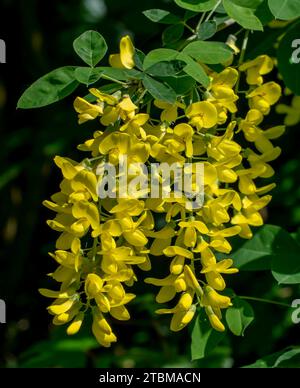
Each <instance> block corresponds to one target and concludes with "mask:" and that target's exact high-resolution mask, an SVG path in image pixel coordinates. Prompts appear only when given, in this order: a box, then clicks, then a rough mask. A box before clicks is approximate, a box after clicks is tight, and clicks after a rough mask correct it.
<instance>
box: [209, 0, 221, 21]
mask: <svg viewBox="0 0 300 388" xmlns="http://www.w3.org/2000/svg"><path fill="white" fill-rule="evenodd" d="M221 3H222V0H219V1H218V2H217V4H216V5H215V6H214V8H213V9H212V10H211V12H210V13H209V14H208V16H207V18H206V19H205V21H206V22H208V21H209V19H210V18H211V17H212V15H213V14H214V13H215V11H216V9H217V8H218V7H219V5H220V4H221Z"/></svg>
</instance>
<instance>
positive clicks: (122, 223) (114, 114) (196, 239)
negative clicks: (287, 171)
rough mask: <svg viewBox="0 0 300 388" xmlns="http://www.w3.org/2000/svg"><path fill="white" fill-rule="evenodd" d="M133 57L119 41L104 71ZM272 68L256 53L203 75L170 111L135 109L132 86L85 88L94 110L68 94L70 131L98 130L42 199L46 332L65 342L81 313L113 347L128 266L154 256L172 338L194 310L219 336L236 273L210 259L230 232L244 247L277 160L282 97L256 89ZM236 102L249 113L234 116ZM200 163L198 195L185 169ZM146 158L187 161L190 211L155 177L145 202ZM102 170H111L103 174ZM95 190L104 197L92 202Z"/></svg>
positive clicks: (272, 89)
mask: <svg viewBox="0 0 300 388" xmlns="http://www.w3.org/2000/svg"><path fill="white" fill-rule="evenodd" d="M133 58H134V47H133V45H132V42H131V40H130V38H129V37H128V36H126V37H124V38H122V40H121V43H120V54H115V55H112V56H111V57H110V64H111V66H113V67H118V68H126V69H132V68H133V67H134V66H135V63H134V59H133ZM272 69H273V62H272V60H271V59H270V58H269V57H267V56H265V55H263V56H260V57H258V58H256V59H254V60H252V61H249V62H246V63H245V64H242V65H241V66H240V67H239V69H236V68H234V67H228V68H226V69H225V70H223V71H222V72H221V73H214V72H212V71H211V70H209V76H210V80H211V84H210V85H209V87H208V88H207V90H205V91H203V93H202V94H201V96H199V97H198V94H197V95H196V94H195V95H194V97H193V99H192V100H191V99H187V98H186V96H179V97H178V98H177V101H176V102H175V103H174V104H171V103H169V102H165V101H160V100H155V99H151V98H147V99H146V100H145V101H146V102H145V101H144V98H143V97H144V96H145V93H146V91H144V90H141V86H140V85H136V87H132V88H129V89H128V88H123V87H122V85H120V90H118V91H117V92H115V93H113V94H107V93H104V92H102V91H101V89H100V90H98V89H96V88H93V89H90V93H91V95H92V96H93V97H94V102H89V101H87V100H86V99H84V98H81V97H77V98H76V100H75V103H74V108H75V110H76V112H77V113H78V121H79V124H82V123H84V122H86V121H90V120H96V121H97V125H98V126H99V128H98V130H97V131H96V132H95V133H94V135H93V137H92V138H91V139H89V140H87V141H85V142H84V144H81V145H80V146H79V147H78V148H79V149H80V150H81V151H83V152H85V153H86V155H87V156H85V157H84V158H83V160H82V161H81V162H75V161H73V160H71V159H68V158H63V157H58V156H57V157H56V158H55V163H56V165H57V166H58V167H59V169H60V170H61V173H62V176H63V180H62V182H61V184H60V191H59V192H57V193H55V194H54V195H53V196H52V197H51V201H45V202H44V205H45V206H47V207H48V208H49V209H51V210H52V211H54V212H55V213H56V215H55V217H54V218H53V219H51V220H50V221H48V224H49V226H50V227H51V228H52V229H54V230H55V231H57V232H59V233H60V235H59V237H58V239H57V242H56V250H55V252H54V253H51V254H50V255H51V257H52V258H53V259H54V260H55V262H56V263H57V264H58V267H57V269H56V270H55V271H54V272H53V273H51V274H50V277H52V278H53V279H54V280H56V281H57V282H58V283H59V284H60V285H59V289H58V290H56V291H51V290H46V289H41V290H40V292H41V293H42V294H43V295H44V296H46V297H49V298H53V299H54V301H53V302H52V303H51V305H50V306H49V307H48V311H49V313H50V314H51V315H53V323H54V324H55V325H62V324H68V328H67V333H68V334H69V335H72V334H75V333H77V332H78V331H79V329H80V327H81V325H82V322H83V320H84V318H85V315H86V314H87V313H88V312H90V313H91V314H92V322H93V323H92V332H93V334H94V336H95V337H96V339H97V340H98V342H99V343H100V344H101V345H103V346H110V344H111V343H113V342H116V340H117V338H116V335H115V334H114V332H113V328H112V322H111V317H113V318H114V319H117V320H128V319H129V318H130V314H129V311H128V304H129V303H130V301H131V300H132V299H133V298H134V297H135V295H134V294H132V293H130V292H129V289H130V287H131V286H132V285H133V284H134V283H135V282H136V281H138V280H139V279H138V278H137V272H136V269H137V268H139V269H142V270H146V271H149V270H151V257H152V256H163V257H165V259H164V260H169V273H166V274H164V275H163V276H162V277H161V278H159V279H156V278H153V277H147V278H146V283H147V284H151V285H154V286H157V287H159V288H160V290H159V292H158V294H157V296H156V301H157V302H158V303H163V304H164V303H168V304H169V303H171V304H170V305H168V306H165V307H163V308H161V309H159V310H158V311H157V313H158V314H171V315H172V318H171V325H170V328H171V330H173V331H179V330H181V329H183V328H184V327H185V326H186V325H188V324H189V323H190V322H191V320H192V319H193V317H194V315H195V313H196V311H197V310H198V309H203V310H204V311H205V312H206V314H207V317H208V319H209V321H210V323H211V325H212V327H213V328H214V329H216V330H218V331H224V330H225V325H224V323H222V315H223V313H224V311H225V310H226V309H227V308H228V307H230V306H231V305H232V302H231V299H230V297H229V296H228V294H226V293H224V290H225V289H226V282H227V281H228V278H229V277H230V275H234V274H237V273H238V269H237V268H235V266H234V261H233V259H232V258H230V257H226V258H224V259H223V260H219V259H218V254H219V253H222V254H223V256H224V255H229V254H230V252H231V249H232V248H231V244H230V239H231V238H232V237H233V236H237V235H239V236H240V237H242V238H246V239H249V238H251V237H252V230H251V227H252V226H260V225H262V224H263V222H264V221H263V218H262V215H261V210H262V209H263V208H264V207H265V206H267V204H268V203H269V202H270V200H271V196H270V195H269V191H270V190H271V189H272V188H273V187H274V185H273V184H266V185H264V184H263V183H261V182H263V180H264V179H269V178H270V177H271V176H272V175H273V174H274V171H273V169H272V167H271V166H270V164H269V163H270V162H272V161H273V160H275V159H276V158H277V157H278V156H279V155H280V148H279V147H276V146H274V145H273V144H272V140H273V139H276V138H278V137H279V136H280V135H282V133H283V132H284V126H276V127H273V128H268V129H265V128H264V126H263V121H264V118H265V116H266V115H268V114H269V113H270V110H271V108H272V106H273V105H274V104H276V103H277V102H278V100H279V98H280V95H281V88H280V86H279V85H278V84H276V83H275V82H267V83H264V78H263V76H265V75H266V74H268V73H269V72H271V71H272ZM244 72H245V73H244ZM238 80H240V82H244V83H245V84H247V83H248V85H249V90H248V91H246V92H243V94H239V91H238V89H237V82H238ZM240 95H241V96H242V97H239V96H240ZM241 98H243V101H240V99H241ZM245 104H248V109H247V111H246V112H245V111H242V112H240V110H241V109H242V108H241V107H244V106H245ZM296 105H297V101H295V102H294V107H293V108H290V109H287V108H285V107H284V106H279V107H278V111H279V112H280V113H287V114H288V116H287V119H286V123H287V124H288V123H291V122H293V123H294V122H295V121H296V113H295V109H294V108H296ZM241 137H243V140H242V142H243V146H242V145H241ZM125 160H126V162H127V167H126V168H125V170H124V169H123V164H124V163H125V162H124V161H125ZM199 160H201V163H202V165H203V182H202V185H200V186H201V187H200V186H199V183H198V182H197V176H198V175H199V173H197V172H196V171H195V169H194V167H195V163H196V162H198V161H199ZM153 162H155V163H157V162H159V163H166V164H167V165H169V166H171V165H172V163H177V165H179V166H184V165H185V164H186V163H192V165H193V167H192V169H191V170H192V174H191V175H192V178H191V182H192V183H191V184H192V188H194V189H195V190H194V191H195V192H196V193H199V192H200V190H202V194H203V195H202V199H203V201H202V204H201V206H198V207H196V208H193V207H191V206H189V205H190V200H191V198H188V196H187V195H186V194H185V193H183V192H182V191H181V192H180V190H178V188H176V185H177V182H178V180H179V177H178V176H177V177H176V176H175V174H171V175H170V177H169V182H166V179H165V177H163V176H162V175H161V174H159V173H156V175H155V177H156V178H157V180H158V182H159V183H160V184H161V185H162V190H161V191H159V195H158V196H157V197H155V198H154V197H151V195H150V194H151V193H150V181H149V172H150V167H151V164H152V163H153ZM108 163H109V164H110V168H111V173H107V172H105V171H106V170H105V168H106V164H108ZM151 172H152V171H151ZM181 178H182V177H181ZM111 181H112V182H113V187H112V189H111V190H109V189H108V188H107V186H110V184H111ZM166 183H168V184H166ZM99 188H102V189H103V190H104V191H105V190H106V193H107V192H109V193H110V195H109V196H106V197H105V196H102V194H101V193H100V191H101V190H100V189H99ZM137 193H138V194H137ZM163 193H164V194H165V193H168V194H169V196H168V197H166V196H164V195H163ZM178 194H181V195H178ZM158 218H159V220H160V222H162V226H161V227H160V228H158V227H157V223H156V220H157V219H158ZM153 263H154V262H153ZM155 263H156V264H155V265H158V261H157V260H156V261H155ZM152 265H154V264H152Z"/></svg>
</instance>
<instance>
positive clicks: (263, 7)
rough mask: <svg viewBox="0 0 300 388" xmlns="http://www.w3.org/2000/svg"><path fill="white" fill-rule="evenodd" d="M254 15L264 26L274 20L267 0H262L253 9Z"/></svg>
mask: <svg viewBox="0 0 300 388" xmlns="http://www.w3.org/2000/svg"><path fill="white" fill-rule="evenodd" d="M255 16H257V17H258V19H259V20H260V21H261V22H262V24H263V25H264V26H265V25H267V24H268V23H270V22H271V21H272V20H274V16H273V14H272V13H271V11H270V8H269V5H268V0H264V1H263V2H262V3H261V4H260V5H259V6H258V7H257V8H256V10H255Z"/></svg>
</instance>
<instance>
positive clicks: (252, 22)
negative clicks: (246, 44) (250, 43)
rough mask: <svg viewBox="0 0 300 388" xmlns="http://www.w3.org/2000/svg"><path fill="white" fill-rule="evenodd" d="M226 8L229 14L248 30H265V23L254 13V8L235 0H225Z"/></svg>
mask: <svg viewBox="0 0 300 388" xmlns="http://www.w3.org/2000/svg"><path fill="white" fill-rule="evenodd" d="M223 5H224V8H225V10H226V12H227V14H228V15H229V16H230V17H231V18H232V19H234V20H235V21H236V22H237V23H239V24H240V25H241V26H242V27H244V28H246V29H247V30H258V31H263V25H262V24H261V22H260V20H259V19H258V18H257V17H256V16H255V15H254V10H253V9H251V8H247V7H242V6H240V5H238V4H236V3H234V2H233V0H223Z"/></svg>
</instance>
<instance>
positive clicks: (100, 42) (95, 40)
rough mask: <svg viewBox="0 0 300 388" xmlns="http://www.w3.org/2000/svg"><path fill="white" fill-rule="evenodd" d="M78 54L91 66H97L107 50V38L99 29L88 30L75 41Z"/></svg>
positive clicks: (74, 45) (74, 44)
mask: <svg viewBox="0 0 300 388" xmlns="http://www.w3.org/2000/svg"><path fill="white" fill-rule="evenodd" d="M73 47H74V50H75V52H76V54H77V55H78V56H79V57H80V58H81V59H82V60H83V61H84V62H85V63H87V64H88V65H89V66H91V67H94V66H96V65H97V64H98V63H99V62H100V61H101V59H102V58H103V57H104V56H105V54H106V52H107V44H106V42H105V39H104V38H103V36H102V35H101V34H99V32H97V31H92V30H90V31H86V32H84V33H83V34H82V35H80V36H79V37H78V38H77V39H75V40H74V43H73Z"/></svg>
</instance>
